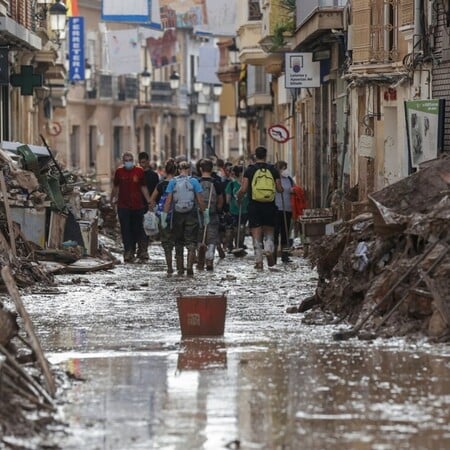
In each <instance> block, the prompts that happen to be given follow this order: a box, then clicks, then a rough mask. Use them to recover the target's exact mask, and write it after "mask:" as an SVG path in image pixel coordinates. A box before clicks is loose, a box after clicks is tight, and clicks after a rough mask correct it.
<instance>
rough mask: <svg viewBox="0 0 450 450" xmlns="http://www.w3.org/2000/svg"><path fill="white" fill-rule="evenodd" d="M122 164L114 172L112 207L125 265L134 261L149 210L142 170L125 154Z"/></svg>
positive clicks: (130, 156) (132, 158)
mask: <svg viewBox="0 0 450 450" xmlns="http://www.w3.org/2000/svg"><path fill="white" fill-rule="evenodd" d="M122 162H123V165H122V166H120V167H118V168H117V169H116V171H115V173H114V180H113V188H112V191H111V204H113V205H117V215H118V217H119V223H120V232H121V236H122V243H123V247H124V255H123V259H124V262H134V260H135V253H136V245H137V243H138V242H139V241H140V240H142V239H143V235H144V234H145V232H144V227H143V218H144V214H145V212H146V211H147V209H148V208H149V206H148V205H149V204H150V194H149V192H148V188H147V185H146V183H145V177H144V171H143V169H142V167H139V166H136V164H135V162H134V156H133V154H132V153H131V152H125V153H124V154H123V155H122ZM144 201H145V202H147V203H146V204H145V203H144Z"/></svg>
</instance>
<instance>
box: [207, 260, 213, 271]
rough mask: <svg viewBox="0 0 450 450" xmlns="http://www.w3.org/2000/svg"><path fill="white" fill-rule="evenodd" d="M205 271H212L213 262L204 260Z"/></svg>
mask: <svg viewBox="0 0 450 450" xmlns="http://www.w3.org/2000/svg"><path fill="white" fill-rule="evenodd" d="M206 270H209V271H212V270H214V260H213V259H207V260H206Z"/></svg>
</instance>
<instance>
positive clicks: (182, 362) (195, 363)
mask: <svg viewBox="0 0 450 450" xmlns="http://www.w3.org/2000/svg"><path fill="white" fill-rule="evenodd" d="M226 367H227V352H226V347H225V342H224V340H223V339H215V338H200V337H194V338H183V339H182V340H181V342H180V350H179V352H178V362H177V369H178V370H179V371H183V370H204V369H225V368H226Z"/></svg>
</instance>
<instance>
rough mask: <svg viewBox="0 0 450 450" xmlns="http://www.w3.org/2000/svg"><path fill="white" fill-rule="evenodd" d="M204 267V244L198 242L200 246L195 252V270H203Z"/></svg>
mask: <svg viewBox="0 0 450 450" xmlns="http://www.w3.org/2000/svg"><path fill="white" fill-rule="evenodd" d="M204 268H205V246H204V244H200V248H199V249H198V252H197V270H203V269H204Z"/></svg>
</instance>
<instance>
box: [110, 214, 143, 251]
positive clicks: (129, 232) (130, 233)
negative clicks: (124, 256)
mask: <svg viewBox="0 0 450 450" xmlns="http://www.w3.org/2000/svg"><path fill="white" fill-rule="evenodd" d="M144 214H145V209H128V208H118V210H117V215H118V216H119V223H120V233H121V235H122V243H123V249H124V251H125V252H130V253H132V254H133V255H134V252H135V251H136V244H137V243H138V242H139V241H141V240H142V239H143V238H144V236H145V232H144V227H143V220H144Z"/></svg>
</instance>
